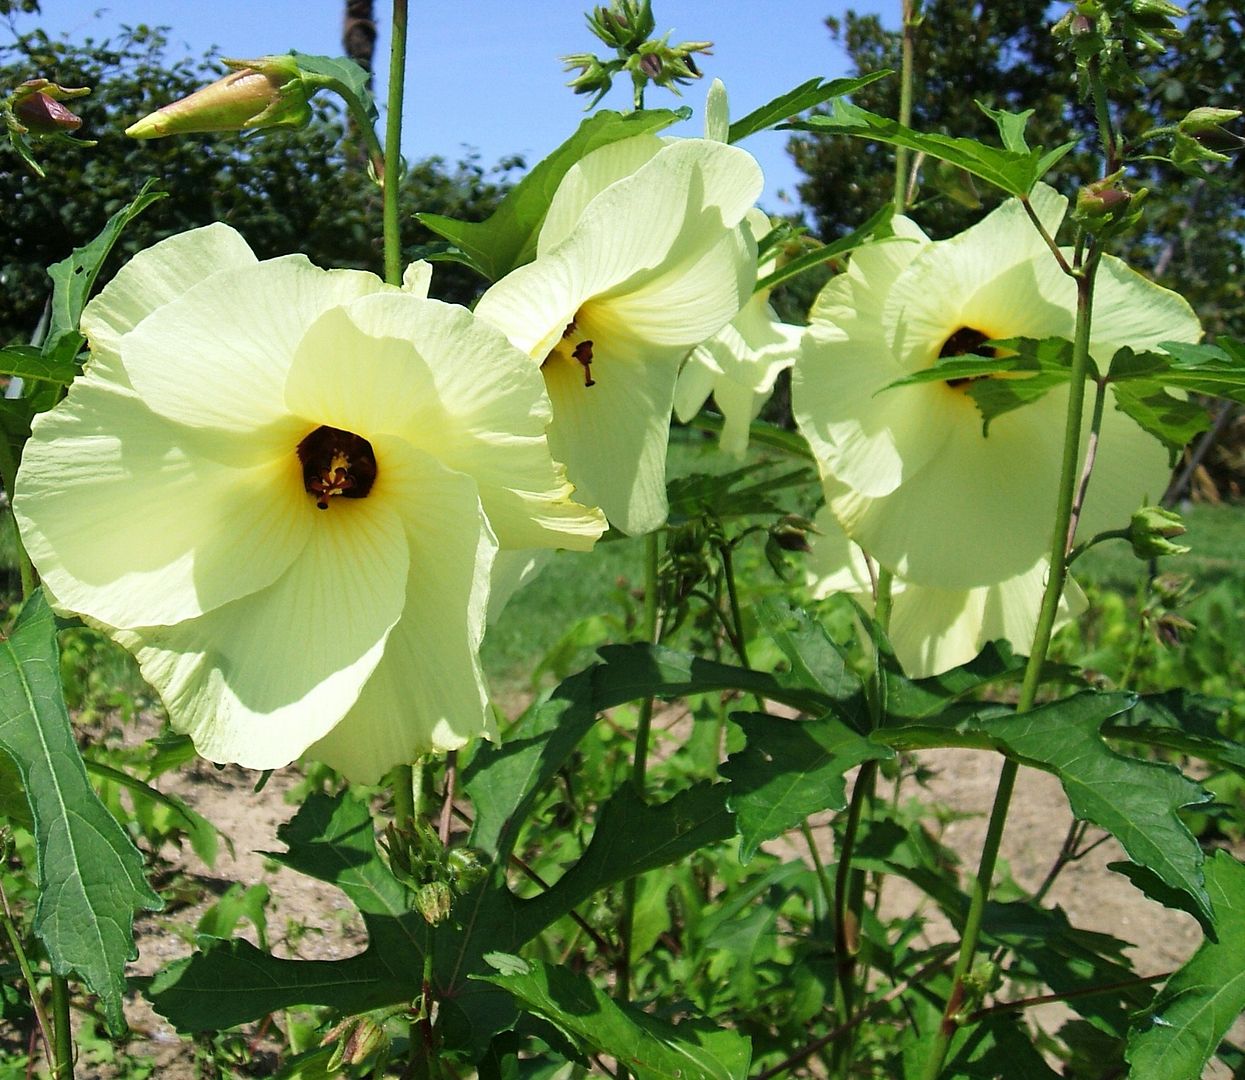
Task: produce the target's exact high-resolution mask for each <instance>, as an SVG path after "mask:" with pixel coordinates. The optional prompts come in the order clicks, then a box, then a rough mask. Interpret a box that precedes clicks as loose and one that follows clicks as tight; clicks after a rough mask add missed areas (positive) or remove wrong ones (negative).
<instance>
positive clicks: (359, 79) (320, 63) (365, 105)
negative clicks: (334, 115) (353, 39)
mask: <svg viewBox="0 0 1245 1080" xmlns="http://www.w3.org/2000/svg"><path fill="white" fill-rule="evenodd" d="M290 55H291V56H292V57H294V61H295V63H297V64H298V67H299V70H300V71H302V72H303V73H304V74H306V75H311V76H314V78H313V79H312V82H320V83H323V85H324V86H326V87H327V88H328V89H331V90H332V91H333V92H334V93H336V94H340V95H341V96H342V97H343V98H345V99H346V102H347V104H350V105H353V106H354V107H355V108H356V109H358V110H360V111H361V112H362V113H363V115H364V116H366V117H367V118H368V119H369V120H370V121H371V122H372V123H373V124H375V123H376V121H377V120H379V119H380V113H379V111H378V110H377V108H376V100H375V98H374V97H373V96H372V91H371V90H369V89H368V85H367V84H368V80H370V79H371V77H372V76H371V75H370V74H369V73H368V72H367V71H364V70H363V68H361V67H360V66H359V65H358V64H356V63H355V62H354V61H353V60H350V59H347V58H346V57H344V56H311V55H309V54H307V53H302V52H298V51H297V50H296V49H292V50H291V51H290Z"/></svg>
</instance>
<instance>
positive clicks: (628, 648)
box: [593, 642, 832, 714]
mask: <svg viewBox="0 0 1245 1080" xmlns="http://www.w3.org/2000/svg"><path fill="white" fill-rule="evenodd" d="M598 655H599V656H600V657H601V659H602V660H603V661H604V667H603V668H602V669H601V670H600V671H598V672H597V675H596V678H595V681H594V689H593V692H594V695H595V699H596V707H597V709H598V710H600V709H609V708H612V707H613V706H615V705H625V704H626V703H627V702H629V701H638V700H640V699H641V698H646V697H660V698H676V697H686V696H687V695H688V694H709V693H718V692H720V691H722V690H742V691H744V692H745V693H749V694H758V695H760V696H761V697H765V698H768V699H769V700H771V701H778V702H781V703H782V704H784V705H790V706H791V707H792V708H795V709H800V710H801V711H804V712H810V713H815V714H821V713H823V712H825V711H826V709H828V708H829V707H830V706H831V704H832V702H831V701H830V700H829V699H828V698H827V697H826V696H825V695H824V694H819V693H817V692H816V691H814V690H809V689H808V688H806V687H804V686H801V685H799V684H798V682H797V681H796V680H794V679H790V678H780V677H779V676H775V675H768V674H766V673H765V672H763V671H752V670H751V669H749V668H740V667H732V666H731V665H729V664H718V663H715V662H714V661H712V660H702V659H700V658H699V657H696V656H689V655H688V654H686V653H680V652H676V651H675V650H674V649H667V648H664V647H662V646H660V645H647V644H644V643H642V642H640V643H636V644H633V645H606V646H604V647H603V648H602V649H600V650H599V651H598Z"/></svg>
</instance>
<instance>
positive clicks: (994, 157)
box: [779, 99, 1075, 198]
mask: <svg viewBox="0 0 1245 1080" xmlns="http://www.w3.org/2000/svg"><path fill="white" fill-rule="evenodd" d="M779 126H780V127H782V128H790V129H793V130H796V131H812V132H816V133H817V134H820V135H856V136H860V137H862V138H867V139H876V140H877V141H878V142H884V143H889V144H891V145H893V146H904V147H907V148H908V149H909V150H915V151H918V152H919V153H923V154H926V155H928V156H929V157H932V158H937V159H939V160H940V161H949V162H950V163H951V164H952V165H956V166H958V167H959V168H961V169H964V170H965V171H967V172H970V173H972V174H973V175H974V176H979V177H981V179H983V180H985V181H987V182H988V183H991V184H993V185H994V186H995V187H998V188H1002V189H1003V190H1004V191H1006V192H1007V193H1008V194H1010V195H1015V196H1017V197H1018V198H1025V197H1026V196H1028V194H1029V192H1030V191H1032V190H1033V185H1034V184H1036V183H1037V182H1038V181H1039V180H1041V179H1042V177H1043V176H1045V175H1046V173H1047V172H1049V171H1050V170H1051V169H1052V168H1054V166H1055V165H1056V163H1057V162H1058V161H1059V160H1060V159H1061V158H1062V157H1063V156H1064V155H1065V154H1066V153H1067V152H1068V151H1069V150H1071V149H1072V147H1073V146H1074V145H1075V144H1074V143H1070V142H1069V143H1065V144H1064V145H1063V146H1060V147H1057V148H1056V149H1054V150H1051V151H1050V152H1049V153H1043V151H1042V150H1041V148H1037V149H1034V150H1028V151H1019V150H1009V149H999V148H997V147H993V146H986V145H985V144H984V143H980V142H978V141H977V140H976V139H962V138H954V137H952V136H949V135H927V134H924V133H922V132H918V131H913V130H912V128H910V127H906V126H905V125H903V124H901V123H899V121H897V120H888V119H887V118H886V117H884V116H878V115H877V114H876V113H871V112H869V111H868V110H866V109H862V108H860V107H859V106H858V105H851V104H848V103H847V102H845V101H843V100H842V99H836V100H835V102H834V105H833V108H832V110H831V112H830V114H829V115H827V116H812V117H809V118H808V119H807V120H799V121H795V122H792V123H788V124H781V125H779Z"/></svg>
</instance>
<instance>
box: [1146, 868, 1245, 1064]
mask: <svg viewBox="0 0 1245 1080" xmlns="http://www.w3.org/2000/svg"><path fill="white" fill-rule="evenodd" d="M1206 887H1207V890H1208V892H1209V894H1210V898H1211V901H1212V902H1213V904H1214V906H1215V913H1216V916H1217V919H1216V924H1215V925H1216V929H1217V930H1218V934H1219V940H1218V941H1217V942H1210V941H1205V942H1203V943H1202V945H1201V947H1200V948H1199V949H1198V950H1197V952H1195V953H1194V954H1193V956H1192V958H1191V959H1190V960H1189V961H1188V962H1187V963H1186V964H1185V965H1184V966H1183V967H1182V968H1180V970H1178V971H1177V972H1176V973H1175V974H1174V975H1172V977H1171V978H1170V979H1168V980H1167V983H1166V985H1165V986H1164V987H1163V989H1162V990H1161V991H1160V992H1159V994H1158V996H1157V998H1155V1000H1154V1004H1153V1005H1152V1006H1151V1008H1150V1011H1149V1012H1148V1013H1147V1014H1146V1016H1145V1017H1143V1018H1142V1019H1140V1020H1139V1021H1137V1023H1136V1024H1135V1025H1134V1026H1133V1029H1132V1031H1131V1032H1130V1033H1129V1038H1128V1045H1127V1048H1126V1049H1125V1054H1124V1056H1125V1057H1126V1058H1127V1060H1128V1062H1129V1064H1130V1065H1131V1066H1132V1071H1131V1072H1130V1074H1129V1075H1130V1076H1134V1077H1138V1078H1140V1077H1145V1078H1146V1080H1186V1078H1187V1077H1191V1076H1201V1075H1202V1070H1203V1068H1204V1067H1205V1065H1206V1063H1207V1062H1208V1061H1209V1060H1210V1056H1211V1054H1213V1053H1214V1052H1215V1048H1216V1047H1217V1046H1218V1045H1219V1041H1220V1039H1222V1038H1223V1037H1224V1035H1225V1034H1227V1031H1228V1029H1229V1028H1230V1027H1231V1026H1232V1024H1233V1023H1234V1022H1235V1021H1236V1019H1237V1018H1238V1017H1239V1016H1240V1015H1241V1014H1242V1013H1243V1012H1245V965H1243V964H1242V963H1241V958H1242V957H1243V956H1245V865H1242V864H1241V863H1240V862H1238V861H1237V860H1236V859H1234V858H1233V857H1232V856H1231V855H1230V854H1229V853H1228V852H1226V851H1217V852H1215V854H1214V856H1213V857H1212V858H1211V859H1210V860H1209V861H1208V862H1207V864H1206Z"/></svg>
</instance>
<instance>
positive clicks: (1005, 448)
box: [792, 185, 1201, 655]
mask: <svg viewBox="0 0 1245 1080" xmlns="http://www.w3.org/2000/svg"><path fill="white" fill-rule="evenodd" d="M1031 205H1032V208H1033V210H1034V212H1035V214H1036V215H1037V217H1038V218H1039V219H1040V220H1041V221H1042V223H1043V225H1044V227H1045V229H1046V230H1047V232H1048V233H1049V234H1050V235H1052V236H1053V235H1054V234H1055V232H1056V231H1057V230H1058V227H1059V223H1060V221H1061V220H1062V218H1063V215H1064V212H1065V209H1066V200H1065V199H1064V198H1063V197H1062V196H1059V195H1057V194H1056V193H1055V192H1054V191H1052V190H1051V189H1049V188H1047V187H1045V186H1042V185H1039V186H1038V188H1037V189H1035V191H1034V193H1033V195H1032V199H1031ZM1070 258H1071V253H1069V260H1070ZM1075 318H1076V286H1075V283H1074V282H1073V281H1072V280H1071V279H1070V278H1069V277H1068V276H1067V275H1066V274H1065V273H1064V272H1063V271H1062V270H1061V269H1060V267H1059V265H1058V263H1057V262H1056V260H1055V259H1054V257H1053V255H1052V253H1051V251H1050V249H1049V248H1048V247H1047V245H1046V243H1045V241H1044V240H1043V239H1042V237H1041V236H1040V235H1039V233H1038V231H1037V230H1036V229H1035V228H1034V227H1033V223H1032V222H1031V221H1030V220H1029V219H1028V216H1027V215H1026V213H1025V211H1024V208H1023V206H1021V204H1020V203H1019V202H1018V201H1017V200H1010V201H1008V202H1007V203H1004V204H1003V205H1002V206H1001V207H999V208H998V209H997V210H995V211H994V212H993V213H991V214H990V215H988V216H987V217H986V218H985V219H984V220H983V221H981V222H980V223H979V224H977V225H975V226H974V227H972V228H970V229H968V230H966V231H965V232H963V233H961V234H960V235H959V236H956V237H953V238H952V239H949V240H945V241H939V242H932V241H930V240H929V239H928V238H927V237H926V236H925V235H924V234H923V233H922V232H921V231H920V230H919V229H918V228H917V226H916V225H914V224H913V223H912V222H910V221H908V220H907V219H905V218H898V219H896V222H895V236H894V237H893V238H891V239H889V240H886V241H883V242H880V243H877V244H873V245H870V246H868V247H866V248H864V249H861V250H859V251H857V252H856V254H855V255H854V256H853V257H852V262H851V265H850V267H849V269H848V271H847V272H846V273H845V274H842V275H840V276H839V277H837V278H835V279H834V280H833V281H831V282H830V284H829V285H828V286H827V287H826V288H825V289H824V290H823V292H822V294H821V296H820V297H819V298H818V300H817V302H816V304H815V305H814V309H813V311H812V313H811V315H810V320H811V324H812V325H811V328H810V332H809V335H808V337H807V339H806V342H805V348H804V350H803V352H802V354H801V356H800V359H799V360H797V362H796V366H795V371H794V374H793V380H792V385H793V404H794V411H795V415H796V419H797V422H798V423H799V425H800V429H801V431H802V432H803V433H804V435H805V437H806V438H807V439H808V441H809V444H810V446H811V447H812V449H813V453H814V455H815V456H816V458H817V460H818V463H819V466H820V468H821V470H822V474H823V477H824V478H826V480H827V493H826V494H827V503H828V505H829V507H830V509H831V510H832V512H833V514H834V516H835V518H836V519H837V520H838V522H839V524H840V525H841V526H842V528H843V530H844V531H845V533H846V534H847V536H848V537H849V538H850V539H851V540H853V541H854V542H856V543H857V544H859V545H860V546H861V547H863V548H864V550H865V551H867V552H868V553H869V554H870V555H871V556H872V557H873V558H875V559H876V560H877V561H878V562H879V563H880V564H881V565H882V566H883V567H885V568H887V569H888V570H891V571H893V572H894V573H895V574H896V575H897V576H898V577H900V578H902V579H903V581H904V582H905V586H906V587H908V588H910V587H911V586H922V587H926V588H930V589H936V590H943V591H944V593H951V594H956V595H958V596H963V595H965V594H966V593H968V592H971V591H973V590H978V589H981V588H991V589H994V590H996V595H997V596H998V598H999V599H1000V601H1002V600H1003V598H1004V597H1005V596H1009V595H1010V596H1012V597H1013V598H1016V597H1019V596H1022V595H1023V597H1025V598H1026V599H1025V600H1024V604H1025V605H1026V610H1027V605H1028V604H1029V602H1030V599H1031V597H1030V593H1031V592H1032V590H1031V589H1029V588H1028V587H1023V588H1022V587H1021V586H1020V583H1021V582H1022V581H1030V580H1037V577H1040V576H1041V574H1042V573H1043V567H1044V559H1045V558H1047V557H1048V552H1047V551H1046V549H1047V547H1048V545H1049V543H1050V531H1051V527H1052V520H1053V517H1052V515H1053V507H1054V506H1055V493H1056V488H1057V485H1058V479H1059V468H1060V459H1061V450H1062V438H1063V417H1064V413H1065V410H1066V402H1067V398H1066V396H1065V395H1066V394H1067V393H1068V392H1069V390H1068V388H1067V387H1061V388H1056V389H1054V390H1051V391H1050V392H1048V393H1047V394H1045V395H1044V396H1043V397H1041V398H1039V399H1038V400H1037V401H1036V402H1033V403H1031V404H1028V405H1026V406H1024V407H1022V408H1018V409H1014V410H1012V411H1010V412H1006V413H1003V414H1002V415H999V416H996V417H995V418H994V419H993V420H992V421H991V422H990V424H989V427H988V430H987V429H985V428H984V427H983V423H982V416H981V413H980V411H979V410H978V408H977V405H976V403H975V401H974V400H973V398H972V397H971V396H970V395H969V393H968V392H967V390H968V387H969V386H970V385H971V380H969V379H952V380H949V381H943V382H938V381H934V382H926V383H919V384H913V385H907V386H901V387H895V388H892V389H888V387H889V386H890V384H891V383H894V382H895V381H896V380H898V379H901V378H903V377H905V376H907V375H909V374H912V373H914V372H918V371H922V370H925V369H927V368H929V367H930V366H932V365H933V364H934V363H935V362H936V361H937V360H938V359H939V358H940V357H948V356H956V355H964V354H974V353H975V354H979V355H982V354H984V355H989V354H986V353H984V352H983V351H984V350H985V349H988V348H989V346H987V345H985V344H984V343H985V342H987V341H990V340H999V339H1006V338H1014V337H1028V338H1039V339H1040V338H1048V337H1062V338H1071V337H1072V336H1073V330H1074V324H1075ZM1200 336H1201V327H1200V326H1199V324H1198V321H1197V317H1196V316H1195V315H1194V314H1193V312H1192V310H1191V309H1190V308H1189V306H1188V304H1186V303H1185V301H1184V300H1183V299H1181V298H1180V297H1179V296H1178V295H1176V294H1175V293H1173V292H1170V291H1168V290H1166V289H1163V288H1160V287H1159V286H1157V285H1155V284H1153V283H1152V282H1150V281H1148V280H1147V279H1145V278H1143V277H1142V276H1141V275H1140V274H1137V273H1135V272H1134V271H1132V270H1130V269H1129V268H1128V267H1127V266H1125V265H1124V264H1123V263H1122V262H1120V261H1119V260H1118V259H1114V258H1109V257H1108V258H1104V259H1103V261H1102V264H1101V267H1100V270H1099V274H1098V281H1097V287H1096V289H1095V298H1094V320H1093V333H1092V339H1091V342H1090V349H1091V354H1092V356H1093V357H1094V358H1095V359H1096V360H1097V361H1098V363H1099V366H1100V367H1101V368H1103V369H1104V370H1105V367H1106V365H1107V364H1108V363H1109V361H1110V359H1111V357H1112V355H1113V354H1114V353H1115V352H1116V350H1117V349H1119V348H1121V347H1123V346H1131V347H1132V348H1134V349H1146V348H1153V347H1155V346H1157V345H1158V344H1159V343H1160V342H1163V341H1196V340H1197V339H1198V338H1199V337H1200ZM987 377H991V378H997V377H1001V376H987ZM1092 390H1093V387H1092V386H1091V387H1089V388H1088V390H1083V391H1082V392H1092ZM1108 396H1109V398H1110V397H1113V395H1112V394H1111V393H1110V391H1108ZM1082 453H1084V447H1083V449H1082ZM1167 474H1168V464H1167V453H1166V450H1165V449H1164V448H1163V447H1162V446H1161V445H1160V444H1159V443H1158V442H1157V441H1156V440H1154V439H1153V438H1151V437H1150V436H1149V435H1148V434H1146V433H1145V432H1144V431H1142V430H1141V429H1140V428H1139V427H1138V426H1137V425H1136V424H1134V423H1133V421H1132V420H1130V419H1129V418H1128V417H1126V416H1125V415H1124V414H1123V413H1121V412H1119V411H1118V410H1116V409H1114V408H1110V407H1108V408H1107V409H1106V411H1105V414H1104V417H1103V425H1102V433H1101V441H1100V443H1099V448H1098V454H1097V458H1096V463H1095V466H1094V475H1093V479H1092V482H1091V484H1090V487H1089V491H1088V497H1087V500H1086V503H1085V506H1084V508H1083V513H1082V517H1081V526H1082V530H1083V531H1084V533H1085V534H1086V535H1090V534H1093V533H1096V532H1099V531H1102V530H1104V529H1107V528H1113V527H1114V528H1118V527H1122V526H1124V525H1126V524H1127V522H1128V520H1129V518H1130V517H1131V515H1132V513H1133V511H1134V510H1136V509H1137V507H1138V506H1139V505H1140V504H1141V503H1142V502H1143V501H1145V500H1146V497H1147V496H1149V497H1151V498H1153V497H1155V496H1156V493H1157V492H1160V491H1162V490H1163V489H1164V488H1165V487H1166V483H1167ZM1034 575H1037V577H1034ZM1008 583H1010V584H1008ZM1014 602H1016V603H1018V602H1019V601H1018V600H1014ZM1075 602H1076V601H1075V598H1074V597H1069V598H1065V603H1067V604H1070V605H1075ZM952 610H953V608H947V609H945V610H944V612H943V616H942V617H943V618H944V620H945V619H947V618H949V615H950V612H951V611H952ZM962 610H966V609H962ZM1000 618H1001V620H1002V621H1000V619H995V620H993V621H991V620H989V619H986V617H985V614H984V612H983V615H982V620H981V624H980V628H979V632H977V633H973V634H969V635H968V636H969V637H970V638H978V637H980V636H981V634H982V633H986V632H990V633H992V632H993V631H994V629H996V628H998V627H999V626H1002V625H1005V624H1006V625H1008V626H1010V627H1012V628H1013V630H1014V629H1015V628H1017V627H1023V626H1028V625H1030V624H1031V621H1032V615H1031V614H1025V613H1024V612H1021V611H1019V610H1016V611H1015V612H1014V613H1012V614H1009V615H1008V616H1007V617H1006V618H1002V617H1000ZM931 625H932V624H931ZM987 628H988V630H987ZM959 632H960V633H961V636H963V634H964V633H965V632H966V627H965V626H964V624H961V625H960V631H959ZM1027 637H1028V640H1024V639H1022V640H1014V641H1013V644H1015V645H1016V646H1017V648H1019V649H1022V650H1023V649H1027V648H1028V646H1029V644H1030V643H1031V640H1032V635H1031V632H1028V634H1027ZM937 652H938V649H937V648H936V647H931V653H930V654H931V655H936V654H937Z"/></svg>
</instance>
